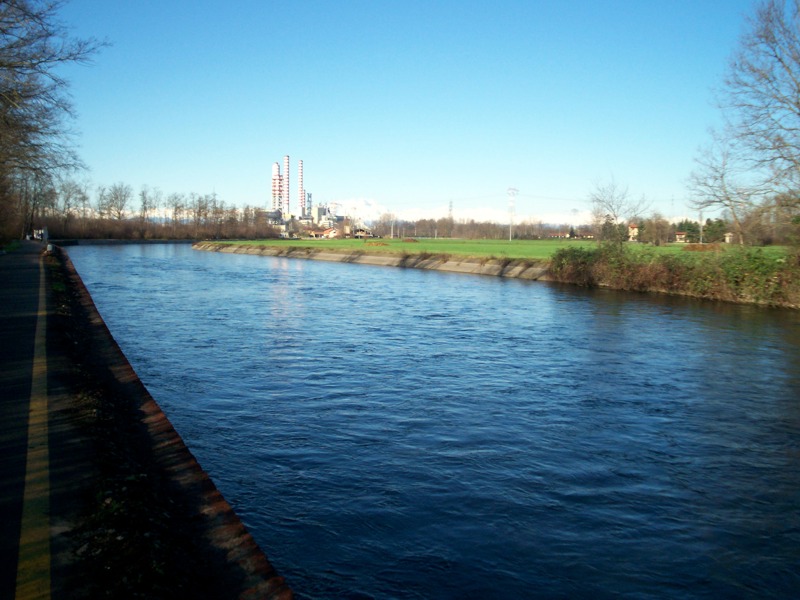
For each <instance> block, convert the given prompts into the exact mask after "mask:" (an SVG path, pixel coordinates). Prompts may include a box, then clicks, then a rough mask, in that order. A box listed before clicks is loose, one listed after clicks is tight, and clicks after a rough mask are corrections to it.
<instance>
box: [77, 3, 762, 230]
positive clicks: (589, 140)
mask: <svg viewBox="0 0 800 600" xmlns="http://www.w3.org/2000/svg"><path fill="white" fill-rule="evenodd" d="M753 7H754V2H753V1H752V0H661V1H656V0H573V1H567V2H564V1H556V0H551V1H537V0H527V1H503V0H499V1H495V2H488V1H484V2H473V1H470V0H460V1H444V0H443V1H438V2H437V1H435V0H429V1H416V0H405V1H394V0H385V1H377V0H376V1H363V0H358V1H355V0H339V1H332V0H331V1H323V0H313V1H302V0H300V1H292V0H284V1H283V2H272V1H263V0H262V1H254V0H240V1H236V0H233V1H228V2H222V1H217V0H194V1H184V0H161V1H152V0H139V1H135V2H134V1H128V0H124V1H123V0H117V1H114V2H108V1H105V0H104V1H100V0H71V2H69V3H68V4H67V5H66V7H65V8H64V9H63V10H62V13H61V16H62V18H63V21H64V22H65V23H66V24H67V25H69V26H70V27H71V28H72V30H73V33H74V34H76V35H79V36H95V37H98V38H104V39H107V40H108V41H109V42H110V43H111V46H109V47H107V48H105V49H103V50H102V51H101V52H100V53H99V54H98V55H97V56H96V57H95V60H94V61H93V64H92V65H91V66H88V67H70V68H69V71H68V73H67V74H68V77H69V78H70V80H71V81H72V88H71V89H72V95H73V99H74V102H75V105H76V108H77V111H78V119H77V122H76V128H77V129H78V130H79V132H80V137H79V138H78V141H79V144H80V153H81V155H82V157H83V158H84V160H85V161H86V163H87V164H88V165H89V167H90V171H89V172H88V173H87V175H86V177H87V179H89V180H90V181H91V182H92V184H93V185H100V184H104V185H110V184H113V183H116V182H119V181H121V182H125V183H128V184H130V185H131V186H133V188H134V189H135V190H138V189H139V188H140V187H141V186H142V185H147V186H149V187H151V188H159V189H161V190H162V191H163V192H164V193H165V194H169V193H172V192H182V193H189V192H196V193H201V194H205V193H211V192H216V193H217V195H218V197H219V198H220V199H222V200H224V201H225V202H226V203H227V204H229V205H231V204H234V205H238V206H244V205H245V204H250V205H260V206H270V205H271V198H270V185H271V183H270V178H271V169H272V163H273V162H275V161H280V162H281V164H282V160H283V156H284V155H285V154H289V155H290V156H291V162H292V167H291V173H290V175H291V177H292V185H293V186H294V185H295V183H296V164H297V159H302V160H303V163H304V179H305V188H306V190H308V191H310V192H311V193H312V194H313V199H314V203H315V204H319V203H326V202H337V203H341V204H343V205H345V206H352V208H351V209H350V211H351V212H355V213H356V216H361V217H362V218H370V217H373V216H375V215H377V214H378V213H380V212H383V211H389V212H392V213H394V214H396V215H398V216H400V217H404V218H420V217H441V216H446V214H447V211H448V206H449V203H450V202H452V204H453V215H454V217H455V218H456V219H460V218H479V219H480V218H487V219H492V220H498V221H506V220H507V213H508V196H507V193H506V192H507V189H508V188H509V187H515V188H517V189H518V190H519V195H518V196H517V198H516V207H515V212H516V220H518V221H520V220H524V219H531V220H543V221H545V222H553V221H567V220H574V215H575V214H576V213H575V211H579V212H581V213H582V212H583V211H586V210H587V209H588V196H589V194H590V193H591V191H592V190H593V189H594V187H595V185H596V184H597V183H598V182H606V181H609V180H610V179H612V178H613V179H614V180H615V181H616V182H617V183H618V184H619V185H621V186H627V187H628V190H629V192H630V194H631V195H632V196H634V197H636V198H638V197H640V196H645V197H646V198H647V199H648V200H650V201H651V202H652V204H653V207H654V208H655V209H658V210H660V211H661V212H662V213H664V214H665V215H667V216H682V215H685V214H689V213H688V210H687V209H686V200H687V198H688V195H687V194H688V192H687V190H686V179H687V177H688V175H689V173H690V172H691V170H692V168H693V159H694V156H695V155H696V151H697V149H698V147H699V146H701V145H703V144H705V143H706V142H707V141H708V133H707V130H708V128H709V127H710V126H714V125H717V124H718V123H719V120H720V117H719V113H718V110H717V109H716V108H715V106H714V103H713V88H714V87H716V86H719V84H720V82H721V81H722V77H723V75H724V72H725V67H726V64H727V61H728V59H729V57H730V54H731V52H732V51H733V50H734V48H735V46H736V43H737V41H738V39H739V37H740V35H741V32H742V31H743V28H744V26H745V17H746V16H747V15H749V14H750V13H751V12H752V10H753ZM294 192H295V190H294V189H293V198H292V203H293V205H294V206H296V198H295V197H294V196H295V194H294Z"/></svg>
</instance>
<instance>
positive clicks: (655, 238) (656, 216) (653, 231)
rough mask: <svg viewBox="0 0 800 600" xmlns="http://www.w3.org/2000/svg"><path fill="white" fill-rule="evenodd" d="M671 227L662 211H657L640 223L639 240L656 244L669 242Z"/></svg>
mask: <svg viewBox="0 0 800 600" xmlns="http://www.w3.org/2000/svg"><path fill="white" fill-rule="evenodd" d="M670 233H671V227H670V224H669V221H667V220H666V219H665V218H664V217H663V216H662V215H661V214H660V213H658V212H656V213H653V214H652V215H650V217H648V218H646V219H643V220H641V222H640V223H639V241H640V242H644V243H647V244H653V245H654V246H661V245H663V244H666V243H667V242H669V237H670Z"/></svg>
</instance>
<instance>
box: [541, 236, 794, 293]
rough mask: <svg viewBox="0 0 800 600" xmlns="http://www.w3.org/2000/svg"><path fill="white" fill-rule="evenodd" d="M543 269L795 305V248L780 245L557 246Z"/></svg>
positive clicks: (560, 276)
mask: <svg viewBox="0 0 800 600" xmlns="http://www.w3.org/2000/svg"><path fill="white" fill-rule="evenodd" d="M700 248H703V249H706V248H704V247H700ZM691 249H692V248H691V247H690V248H688V250H691ZM549 272H550V276H551V278H552V279H554V280H556V281H561V282H564V283H574V284H578V285H584V286H607V287H611V288H614V289H620V290H631V291H640V292H662V293H669V294H679V295H686V296H694V297H698V298H706V299H710V300H723V301H727V302H740V303H750V304H763V305H768V306H785V307H793V308H800V253H798V252H796V251H789V250H787V249H785V248H741V247H731V246H719V247H709V248H707V251H687V249H686V248H684V250H683V251H681V252H663V251H660V252H659V251H655V249H651V248H647V247H640V246H634V247H628V246H623V247H613V246H601V247H594V248H577V247H575V248H561V249H559V250H557V251H556V252H555V253H554V254H553V256H552V258H551V261H550V269H549Z"/></svg>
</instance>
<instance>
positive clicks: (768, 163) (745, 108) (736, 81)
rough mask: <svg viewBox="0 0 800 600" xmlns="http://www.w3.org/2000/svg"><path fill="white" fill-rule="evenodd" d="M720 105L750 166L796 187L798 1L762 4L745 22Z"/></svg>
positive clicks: (799, 170) (799, 167)
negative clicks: (746, 25)
mask: <svg viewBox="0 0 800 600" xmlns="http://www.w3.org/2000/svg"><path fill="white" fill-rule="evenodd" d="M748 25H749V30H748V31H747V33H746V34H745V35H744V36H743V38H742V40H741V42H740V45H739V48H738V49H737V51H736V52H735V54H734V56H733V58H732V60H731V63H730V67H729V72H728V76H727V77H726V79H725V82H724V87H723V90H722V94H721V98H720V104H721V108H722V109H723V111H724V113H725V116H726V119H727V122H728V125H729V129H730V135H731V136H732V137H733V138H734V139H736V141H737V143H739V144H741V145H742V146H743V148H745V149H747V150H748V151H749V152H748V154H747V158H748V160H750V161H751V162H752V165H751V166H755V167H761V168H763V169H764V171H765V173H766V176H767V177H769V178H773V180H774V182H775V183H781V184H783V185H785V186H786V187H788V188H790V189H797V187H798V185H799V184H800V0H788V1H787V0H765V1H764V2H762V3H761V4H760V6H759V7H758V9H757V10H756V12H755V15H754V16H753V17H752V18H750V19H749V23H748Z"/></svg>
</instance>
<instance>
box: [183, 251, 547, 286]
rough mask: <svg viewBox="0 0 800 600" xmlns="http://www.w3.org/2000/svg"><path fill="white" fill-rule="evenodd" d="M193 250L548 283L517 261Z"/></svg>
mask: <svg viewBox="0 0 800 600" xmlns="http://www.w3.org/2000/svg"><path fill="white" fill-rule="evenodd" d="M193 248H194V249H196V250H204V251H207V252H223V253H230V254H255V255H258V256H282V257H287V258H304V259H308V260H325V261H329V262H343V263H353V264H361V265H377V266H382V267H401V268H407V269H428V270H434V271H446V272H450V273H465V274H469V275H488V276H492V277H511V278H515V279H531V280H542V281H545V280H548V277H547V268H546V267H545V266H544V265H543V264H542V263H537V262H534V261H527V260H520V259H485V260H481V259H475V258H460V257H456V256H448V255H439V254H434V255H431V254H424V253H423V254H412V253H409V254H390V253H386V254H381V253H379V252H370V251H369V250H364V251H356V252H348V253H337V252H329V251H325V250H322V249H316V248H311V247H308V246H305V247H296V248H295V247H285V246H284V247H279V246H256V245H252V244H230V243H227V244H226V243H219V242H198V243H196V244H194V246H193Z"/></svg>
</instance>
